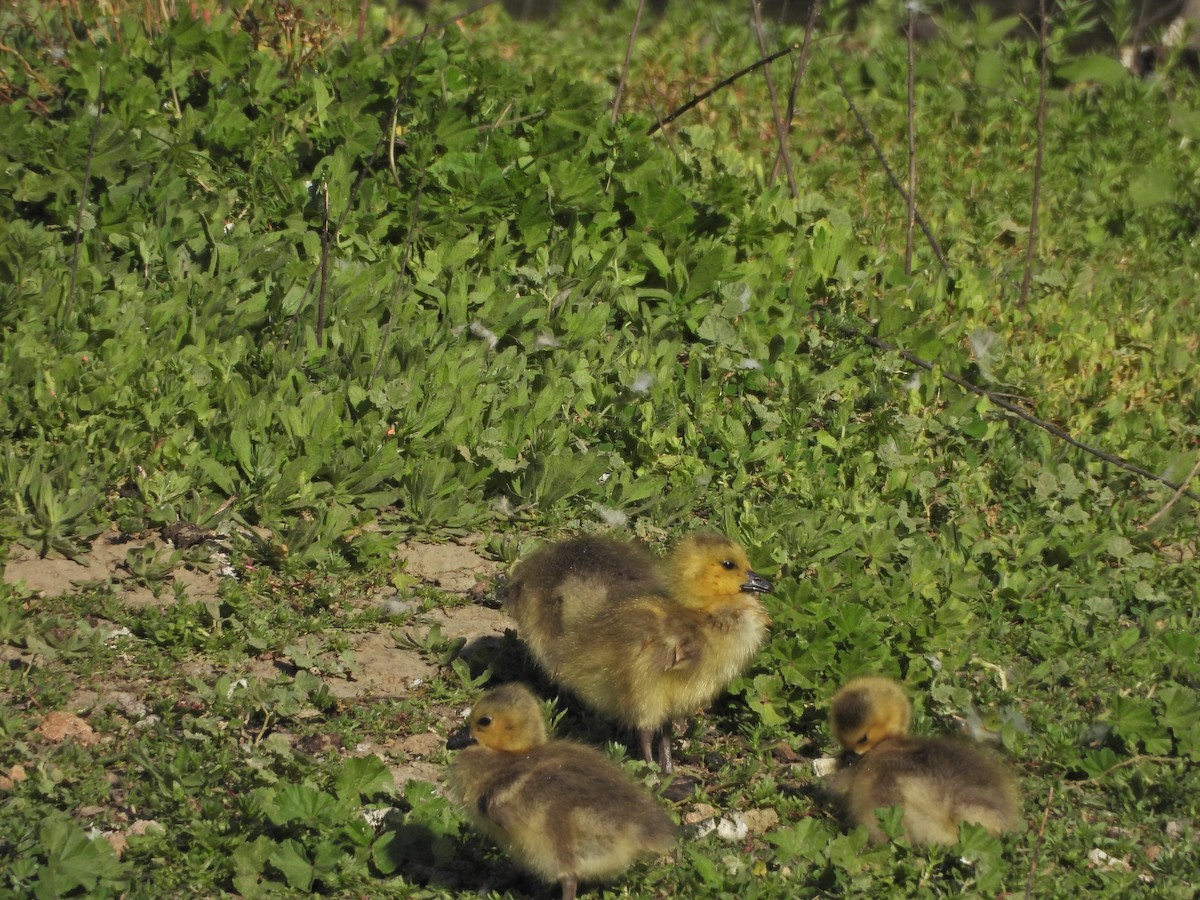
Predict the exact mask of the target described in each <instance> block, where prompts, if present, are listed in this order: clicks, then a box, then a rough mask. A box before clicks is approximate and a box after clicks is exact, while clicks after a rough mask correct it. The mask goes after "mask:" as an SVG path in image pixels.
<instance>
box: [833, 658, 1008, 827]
mask: <svg viewBox="0 0 1200 900" xmlns="http://www.w3.org/2000/svg"><path fill="white" fill-rule="evenodd" d="M830 720H831V724H832V727H833V734H834V736H835V737H836V738H837V741H838V743H839V744H841V745H842V749H843V750H844V751H846V752H845V753H844V754H843V756H842V760H841V763H840V765H839V768H838V769H837V771H835V772H834V773H833V774H832V775H831V776H830V778H829V788H830V790H831V791H832V792H833V794H835V795H836V796H838V797H839V799H840V800H841V802H842V804H843V807H844V812H845V815H846V818H847V819H848V820H849V823H850V824H851V825H852V826H854V825H862V826H864V827H865V828H866V829H867V831H868V832H869V833H870V837H871V843H872V844H881V843H883V842H884V841H886V840H887V835H885V834H884V832H883V829H882V828H880V826H879V820H878V819H877V818H876V815H875V811H876V810H877V809H880V808H882V807H888V806H899V807H901V808H902V809H903V811H904V819H903V824H904V833H905V836H906V837H907V838H908V840H909V842H910V843H913V844H953V843H955V842H957V841H958V826H959V823H960V822H974V823H976V824H979V825H982V826H983V827H984V828H986V829H987V830H988V831H989V832H991V833H992V834H996V835H998V834H1000V832H1002V831H1011V830H1013V829H1015V828H1017V827H1018V825H1019V824H1020V806H1021V799H1020V791H1019V789H1018V787H1017V782H1016V779H1015V778H1014V777H1013V775H1012V773H1011V772H1009V771H1008V770H1007V769H1006V768H1005V767H1004V766H1003V764H1001V763H1000V762H999V760H997V759H996V758H995V757H994V756H993V755H992V754H991V753H989V752H988V751H987V750H985V749H983V748H982V747H978V746H975V745H973V744H969V743H966V742H964V741H960V740H956V739H954V738H946V737H942V738H914V737H910V736H909V734H908V727H909V723H910V722H911V720H912V704H911V702H910V701H909V699H908V696H907V695H906V694H905V693H904V690H903V689H902V688H901V687H900V685H899V684H898V683H897V682H895V681H893V680H891V679H889V678H879V677H875V676H864V677H861V678H855V679H853V680H851V681H850V682H848V683H847V684H846V685H845V687H843V688H842V689H841V690H840V691H838V692H837V694H835V695H834V698H833V703H832V709H831V715H830Z"/></svg>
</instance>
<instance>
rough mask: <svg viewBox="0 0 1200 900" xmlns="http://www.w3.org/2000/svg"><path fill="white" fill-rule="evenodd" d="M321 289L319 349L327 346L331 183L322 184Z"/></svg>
mask: <svg viewBox="0 0 1200 900" xmlns="http://www.w3.org/2000/svg"><path fill="white" fill-rule="evenodd" d="M321 197H322V199H323V200H324V209H323V210H322V214H321V289H320V290H319V291H317V347H319V348H320V347H324V346H325V341H324V338H325V296H326V293H327V291H328V288H329V182H328V181H323V182H321Z"/></svg>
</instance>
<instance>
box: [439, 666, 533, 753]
mask: <svg viewBox="0 0 1200 900" xmlns="http://www.w3.org/2000/svg"><path fill="white" fill-rule="evenodd" d="M547 740H548V737H547V734H546V720H545V718H543V716H542V707H541V704H540V703H538V700H537V698H536V697H535V696H533V693H532V692H531V691H530V690H529V688H527V687H525V685H523V684H515V683H514V684H505V685H501V686H500V687H497V688H493V689H492V690H490V691H488V692H487V693H486V694H484V695H483V696H482V697H480V698H479V702H478V703H476V704H475V706H474V707H473V708H472V709H471V714H470V716H469V717H468V719H467V724H466V726H465V727H464V728H462V729H461V730H459V731H457V732H455V734H453V735H452V736H451V737H450V740H448V741H446V746H447V747H448V748H449V749H451V750H461V749H462V748H464V747H469V746H471V745H472V744H479V745H481V746H483V747H487V748H489V749H491V750H500V751H503V752H506V753H524V752H526V751H528V750H531V749H533V748H534V747H537V746H539V745H541V744H544V743H546V741H547Z"/></svg>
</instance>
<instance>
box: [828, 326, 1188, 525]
mask: <svg viewBox="0 0 1200 900" xmlns="http://www.w3.org/2000/svg"><path fill="white" fill-rule="evenodd" d="M840 328H841V330H842V332H843V333H844V334H848V335H850V336H851V337H856V338H858V339H859V340H861V341H863V342H864V343H866V344H870V345H871V346H872V347H876V348H878V349H880V350H884V351H886V352H888V353H895V354H896V355H897V356H899V357H900V358H901V359H903V360H905V361H906V362H910V363H912V364H913V365H914V366H917V367H919V368H922V369H924V370H925V371H927V372H934V366H933V363H931V362H929V361H928V360H926V359H922V358H921V357H919V356H917V355H916V354H915V353H911V352H909V351H908V350H902V349H901V348H899V347H897V346H896V345H895V344H890V343H888V342H887V341H885V340H883V339H882V338H877V337H875V336H874V335H870V334H867V333H866V332H864V331H861V330H859V329H858V328H855V327H853V326H852V325H844V324H843V325H841V326H840ZM935 374H937V375H938V376H939V377H941V378H944V379H946V380H947V381H949V382H950V383H952V384H956V385H958V386H959V387H960V388H962V389H963V390H965V391H970V392H971V393H972V394H977V395H979V396H980V397H987V399H988V400H990V401H991V402H992V403H994V404H995V405H996V406H998V407H1000V408H1001V409H1003V410H1004V411H1005V412H1007V413H1010V414H1012V415H1014V416H1016V417H1017V418H1018V419H1022V420H1023V421H1026V422H1028V423H1029V424H1030V425H1034V426H1036V427H1038V428H1040V429H1042V430H1043V431H1045V432H1046V433H1048V434H1052V435H1054V437H1056V438H1058V439H1059V440H1061V441H1063V442H1064V443H1067V444H1070V445H1071V446H1072V447H1075V448H1076V449H1077V450H1082V451H1083V452H1084V453H1088V454H1090V455H1092V456H1094V457H1096V458H1097V459H1102V460H1104V461H1105V462H1107V463H1111V464H1112V465H1114V466H1117V467H1118V468H1120V469H1124V470H1125V471H1126V472H1132V473H1133V474H1134V475H1137V476H1139V477H1141V478H1145V479H1147V480H1149V481H1157V482H1158V483H1159V484H1165V485H1166V486H1167V487H1169V488H1171V489H1172V490H1178V491H1179V492H1180V493H1181V495H1182V496H1184V497H1187V498H1188V499H1189V500H1195V501H1196V502H1197V503H1200V494H1197V493H1195V492H1194V491H1189V490H1187V489H1186V486H1184V485H1178V484H1175V483H1174V482H1172V481H1168V480H1167V479H1166V478H1163V477H1162V476H1161V475H1155V474H1154V473H1153V472H1148V471H1146V470H1145V469H1143V468H1141V467H1139V466H1135V465H1134V464H1133V463H1131V462H1127V461H1126V460H1124V459H1122V458H1121V457H1119V456H1114V455H1113V454H1111V453H1107V452H1105V451H1104V450H1101V449H1099V448H1098V447H1092V446H1090V445H1089V444H1085V443H1083V442H1082V441H1078V440H1076V439H1075V438H1073V437H1071V435H1070V434H1069V433H1068V432H1067V431H1066V430H1065V429H1063V428H1060V427H1059V426H1058V425H1055V424H1054V423H1052V422H1047V421H1046V420H1045V419H1041V418H1038V417H1037V416H1035V415H1033V413H1029V412H1026V411H1025V410H1023V409H1021V407H1019V406H1017V405H1016V404H1015V403H1013V402H1011V401H1010V400H1006V399H1005V398H1004V397H1003V396H1002V395H1001V394H998V393H996V392H995V391H989V390H988V389H987V388H984V387H980V386H979V385H977V384H974V383H972V382H970V381H967V379H965V378H961V377H959V376H958V375H953V374H951V373H950V372H946V371H941V372H937V373H935Z"/></svg>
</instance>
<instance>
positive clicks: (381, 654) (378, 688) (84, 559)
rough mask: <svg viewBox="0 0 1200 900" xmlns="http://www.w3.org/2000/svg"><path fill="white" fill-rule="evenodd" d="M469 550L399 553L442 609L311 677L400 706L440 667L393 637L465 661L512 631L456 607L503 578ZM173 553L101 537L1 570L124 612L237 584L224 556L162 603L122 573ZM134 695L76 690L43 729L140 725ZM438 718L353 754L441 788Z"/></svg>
mask: <svg viewBox="0 0 1200 900" xmlns="http://www.w3.org/2000/svg"><path fill="white" fill-rule="evenodd" d="M472 544H473V542H472V541H470V540H464V541H463V542H461V543H446V544H428V543H420V542H410V543H406V544H403V545H402V546H401V547H400V549H399V551H398V552H397V555H396V560H397V564H398V568H400V567H402V568H403V571H405V572H407V573H408V574H409V575H411V576H413V577H414V578H416V579H417V580H418V581H419V583H420V584H421V585H423V586H425V587H432V588H436V589H437V590H438V591H441V592H443V593H445V594H447V595H448V596H447V601H448V602H447V605H446V606H445V607H440V608H438V607H435V608H434V609H432V610H430V611H429V612H427V613H421V614H417V615H415V616H414V617H413V619H412V621H411V622H409V623H407V624H404V625H401V626H392V625H389V626H383V627H381V628H380V629H379V630H376V631H367V632H360V633H355V634H353V635H351V638H350V651H351V653H350V654H349V655H347V654H345V653H344V652H343V653H341V654H340V655H339V658H344V659H347V660H349V665H348V667H347V668H346V671H336V668H337V667H330V669H331V670H332V671H325V670H324V669H323V668H321V667H318V668H317V669H315V670H314V671H315V672H316V674H317V675H318V676H319V677H320V678H322V679H323V680H324V681H325V683H326V685H327V686H328V688H329V690H330V693H332V694H333V695H334V696H335V697H337V698H338V699H339V700H341V701H343V702H348V703H353V702H356V701H361V702H372V701H374V700H379V699H393V698H403V697H405V696H408V695H411V694H412V693H414V692H416V691H419V690H420V689H421V688H422V686H423V685H426V684H427V683H428V682H429V681H430V680H431V679H433V678H436V677H439V670H438V668H437V666H435V665H434V664H433V663H431V662H430V661H429V659H428V658H427V657H428V656H429V654H426V653H423V652H422V651H421V650H420V649H419V648H417V647H409V646H406V645H405V643H404V642H403V641H402V640H398V639H397V634H398V633H405V632H407V633H411V634H414V635H415V636H417V637H418V638H419V637H420V636H421V635H422V634H426V633H428V632H429V630H430V629H432V628H434V627H435V626H436V627H437V628H440V630H441V635H442V638H443V640H445V641H455V640H457V639H460V638H461V639H463V640H464V641H465V645H464V652H465V653H469V652H471V651H472V649H473V648H476V649H477V648H479V647H481V646H486V645H488V644H489V643H494V642H497V641H500V640H502V639H503V636H504V632H505V629H506V628H511V627H512V623H511V621H510V620H509V619H508V617H507V616H506V615H504V613H502V612H500V611H499V610H498V609H495V608H492V607H489V606H486V605H483V604H481V603H479V602H469V603H465V604H464V603H463V602H462V599H463V598H466V597H470V598H472V600H475V599H477V598H478V597H479V596H481V595H482V594H484V593H486V590H487V589H488V588H490V586H491V584H492V582H493V581H494V579H495V578H496V576H497V574H498V572H499V567H498V566H497V564H496V563H494V562H493V561H491V560H488V559H485V558H484V557H483V556H481V555H479V554H478V553H477V552H476V551H475V549H474V548H473V546H472ZM151 545H153V546H151ZM170 549H171V547H170V545H168V544H165V542H164V541H163V540H162V539H161V538H159V537H158V536H157V535H156V536H155V537H154V538H153V539H136V540H129V539H127V538H122V537H121V536H119V535H118V534H116V533H113V532H110V533H106V534H102V535H101V536H100V537H98V538H97V539H96V540H95V541H94V542H93V544H92V546H91V548H90V549H89V550H88V551H87V552H86V553H85V554H83V555H82V556H81V557H80V559H79V560H78V561H76V560H71V559H65V558H62V557H50V558H45V559H43V558H41V557H39V556H38V554H37V553H35V552H33V551H32V550H28V549H26V548H17V549H16V550H15V552H13V553H12V554H11V555H10V556H9V558H8V560H7V561H6V563H5V566H4V572H3V579H4V581H5V582H8V583H10V584H23V585H24V586H25V588H26V589H27V590H28V591H30V592H31V593H32V594H34V595H36V596H43V597H53V596H59V595H62V594H66V593H72V592H77V591H80V590H83V589H86V588H88V587H90V586H94V585H96V584H98V583H107V584H111V585H112V586H113V587H114V588H116V589H118V590H119V597H120V599H121V601H122V602H123V603H125V604H127V605H128V606H130V607H134V608H142V607H146V606H151V605H155V604H158V605H165V604H169V603H173V602H174V597H175V593H176V591H177V590H178V591H181V592H182V596H184V597H186V598H187V599H188V600H189V601H193V602H195V601H200V602H206V601H215V600H216V599H217V597H218V596H219V590H220V586H221V582H222V580H223V579H224V578H228V577H233V573H232V570H231V569H230V568H229V567H228V565H227V561H226V560H224V559H223V558H222V554H221V552H220V551H219V550H214V551H213V557H214V558H213V560H212V562H213V566H212V570H211V571H209V572H200V571H195V570H192V569H188V568H185V567H184V566H182V565H181V566H178V567H177V568H175V569H174V570H173V571H172V573H171V575H170V576H169V579H168V585H167V589H166V590H160V595H159V596H158V597H155V595H154V593H153V592H152V591H151V590H150V589H149V588H148V587H147V586H145V585H144V584H139V583H138V580H137V579H136V578H135V577H133V574H132V573H131V572H130V571H129V569H128V567H127V565H126V560H127V556H128V554H129V553H130V552H131V551H135V552H136V551H139V550H141V551H146V550H151V551H153V550H158V551H159V552H160V553H163V552H169V551H170ZM373 599H374V601H375V602H379V603H382V604H385V605H389V604H390V605H399V606H400V607H401V608H407V607H411V608H413V609H415V608H416V607H417V604H416V603H415V602H413V601H412V600H410V599H406V598H404V597H400V596H398V595H396V593H395V592H394V591H393V592H390V594H389V595H381V596H379V597H377V598H373ZM8 649H9V650H10V651H12V652H13V653H15V654H16V655H17V656H20V655H22V651H20V650H18V649H17V648H8ZM320 650H321V648H320V644H319V642H318V644H317V646H315V647H314V652H315V653H316V654H317V655H318V656H319V655H320ZM192 668H195V669H196V671H195V672H194V673H193V674H196V675H198V676H200V677H203V678H205V679H206V680H209V679H211V678H215V677H216V673H215V671H212V670H210V668H209V667H208V666H207V664H206V663H205V662H203V661H196V662H195V663H194V664H193V666H192ZM294 670H295V669H294V667H293V666H290V665H289V661H288V660H287V659H286V658H281V657H279V656H278V655H277V654H268V655H264V656H262V657H258V658H254V659H250V660H247V665H246V672H245V677H247V678H261V679H264V680H268V681H269V680H272V679H274V678H277V677H279V676H280V675H281V674H286V673H288V672H289V671H294ZM139 688H142V689H148V688H149V686H148V685H145V684H142V685H139V684H138V683H137V682H131V681H130V680H129V679H128V678H122V677H120V676H116V677H114V681H113V683H112V684H108V685H105V684H90V685H88V686H86V687H81V688H80V689H79V690H77V691H76V692H75V694H74V695H73V696H72V697H71V700H70V702H69V703H68V704H67V707H68V708H67V709H66V710H64V711H62V712H61V713H55V714H53V715H57V716H59V718H60V719H63V721H59V720H58V719H55V720H54V721H53V722H50V723H49V724H48V725H47V726H46V727H49V728H51V729H52V730H55V733H57V731H61V730H63V729H64V728H65V729H67V730H68V731H69V730H70V729H72V728H75V729H78V728H81V727H82V728H86V727H87V726H86V723H85V722H84V720H83V719H80V718H79V716H85V717H86V715H87V714H88V713H89V712H91V711H92V710H94V709H103V708H112V707H115V708H117V709H119V710H122V711H123V712H127V713H128V715H129V716H130V718H132V719H137V718H140V717H141V716H144V715H146V708H147V704H146V703H145V699H144V696H139V694H141V693H142V692H141V690H139ZM436 712H437V713H438V715H439V718H440V719H442V721H441V722H440V725H441V731H440V733H439V732H438V731H433V730H430V731H428V732H425V733H419V734H397V735H396V736H395V737H394V738H392V739H390V740H388V741H387V742H386V743H385V744H383V745H379V746H375V745H367V744H364V745H361V746H358V747H354V748H349V749H350V750H351V752H353V753H355V754H369V753H377V754H379V755H380V756H381V757H382V758H384V759H385V760H391V761H392V763H393V774H394V775H395V777H396V782H397V784H403V783H404V782H405V781H408V780H410V779H419V780H423V781H430V782H433V783H437V782H439V781H440V780H441V774H442V773H441V768H442V767H441V766H438V765H434V764H432V763H429V762H427V761H426V760H427V758H428V757H429V756H430V755H431V754H433V753H434V752H435V751H437V750H438V749H440V748H441V747H442V746H444V744H445V740H446V737H445V735H446V734H447V733H448V732H449V731H451V730H453V729H454V728H456V727H457V726H458V724H459V722H460V721H461V715H462V712H463V711H462V710H455V709H449V708H446V709H438V710H436ZM63 717H66V718H65V719H64V718H63ZM48 721H49V717H48ZM64 722H65V724H64Z"/></svg>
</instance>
